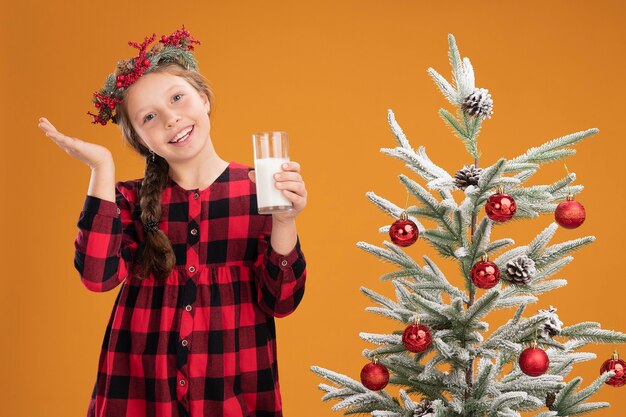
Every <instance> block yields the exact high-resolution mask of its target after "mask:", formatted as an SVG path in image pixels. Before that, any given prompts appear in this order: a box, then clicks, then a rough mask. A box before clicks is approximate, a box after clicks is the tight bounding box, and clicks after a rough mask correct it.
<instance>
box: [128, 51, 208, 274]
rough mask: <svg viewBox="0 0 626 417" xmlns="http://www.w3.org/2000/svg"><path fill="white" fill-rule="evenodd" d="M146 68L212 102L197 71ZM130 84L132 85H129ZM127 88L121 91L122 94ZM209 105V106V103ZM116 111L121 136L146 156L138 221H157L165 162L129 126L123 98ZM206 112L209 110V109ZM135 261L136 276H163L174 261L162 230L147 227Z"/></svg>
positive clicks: (163, 66) (167, 66)
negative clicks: (179, 80)
mask: <svg viewBox="0 0 626 417" xmlns="http://www.w3.org/2000/svg"><path fill="white" fill-rule="evenodd" d="M150 72H157V73H159V72H166V73H168V74H171V75H177V76H179V77H181V78H184V79H185V80H186V81H187V82H188V83H189V84H191V86H193V87H194V88H195V89H196V90H197V91H198V92H199V93H204V94H206V96H207V97H208V99H209V102H210V103H212V102H213V93H212V92H211V89H210V88H209V86H208V83H207V82H206V80H205V79H204V77H203V76H202V75H201V74H200V73H199V72H197V71H195V70H192V69H186V68H185V67H183V66H182V65H180V64H178V63H176V62H167V63H163V64H160V65H159V66H157V67H156V68H155V69H153V70H152V71H150ZM131 88H132V87H131ZM127 92H128V89H127V90H126V91H125V92H124V97H125V96H126V94H127ZM211 108H212V106H211ZM116 113H117V114H118V115H119V117H118V118H117V119H118V120H117V123H118V124H119V126H120V130H121V131H122V136H123V137H124V140H125V141H126V142H127V143H128V144H129V145H130V146H131V147H132V148H133V149H134V150H135V151H136V152H137V153H139V154H140V155H142V156H144V157H145V158H146V171H145V176H144V179H143V181H142V183H141V188H140V190H139V206H140V208H141V222H142V223H143V224H146V223H148V222H150V221H153V222H158V221H159V220H160V218H161V192H162V191H163V189H164V188H165V186H166V184H167V178H168V172H169V164H168V163H167V161H166V160H165V159H164V158H162V157H160V156H159V155H157V154H154V161H152V154H151V153H150V149H148V148H147V147H146V146H145V145H144V144H143V143H142V141H141V139H140V138H139V135H137V132H135V129H133V126H132V124H131V122H130V118H129V116H128V110H127V109H126V100H124V101H122V103H120V104H118V105H117V109H116ZM209 115H210V112H209ZM135 263H136V265H137V266H140V267H141V272H140V273H139V274H138V278H139V279H145V278H147V277H148V276H150V274H151V273H152V274H153V275H154V277H155V278H156V279H163V280H164V279H166V278H167V277H168V275H169V274H170V272H171V271H172V269H173V268H174V265H175V264H176V257H175V255H174V249H173V248H172V242H171V241H170V239H169V238H168V237H167V235H166V234H165V233H163V231H162V230H160V229H159V230H157V231H147V232H146V233H145V241H144V242H143V243H142V244H141V245H140V247H139V248H138V251H137V255H136V259H135Z"/></svg>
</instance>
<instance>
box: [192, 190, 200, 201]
mask: <svg viewBox="0 0 626 417" xmlns="http://www.w3.org/2000/svg"><path fill="white" fill-rule="evenodd" d="M198 197H200V194H198V193H197V192H195V193H193V198H194V200H197V199H198Z"/></svg>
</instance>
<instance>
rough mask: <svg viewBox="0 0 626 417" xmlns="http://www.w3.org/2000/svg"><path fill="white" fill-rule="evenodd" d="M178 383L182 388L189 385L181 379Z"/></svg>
mask: <svg viewBox="0 0 626 417" xmlns="http://www.w3.org/2000/svg"><path fill="white" fill-rule="evenodd" d="M178 383H179V384H180V386H181V387H184V386H185V384H187V382H186V381H185V380H184V379H181V380H180V381H178Z"/></svg>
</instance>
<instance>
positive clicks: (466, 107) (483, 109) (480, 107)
mask: <svg viewBox="0 0 626 417" xmlns="http://www.w3.org/2000/svg"><path fill="white" fill-rule="evenodd" d="M461 109H462V110H463V111H464V112H465V113H467V114H469V115H470V116H480V117H486V118H487V119H491V113H493V100H492V99H491V94H489V90H486V89H484V88H475V89H474V91H473V92H472V94H470V95H469V96H467V97H466V98H465V100H463V104H462V105H461Z"/></svg>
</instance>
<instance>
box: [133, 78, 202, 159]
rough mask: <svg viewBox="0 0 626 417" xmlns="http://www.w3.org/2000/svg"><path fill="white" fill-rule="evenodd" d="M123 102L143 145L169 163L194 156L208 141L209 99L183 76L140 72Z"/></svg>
mask: <svg viewBox="0 0 626 417" xmlns="http://www.w3.org/2000/svg"><path fill="white" fill-rule="evenodd" d="M125 101H126V109H127V111H128V117H129V119H130V121H131V123H132V126H133V128H134V129H135V132H137V134H138V135H139V137H140V138H141V140H142V141H143V143H144V145H146V146H147V147H148V148H149V149H151V150H152V151H154V152H155V153H156V154H157V155H159V156H161V157H163V158H165V160H167V161H168V162H170V164H171V163H172V162H174V163H175V162H179V161H183V160H187V159H189V158H191V157H193V156H195V155H197V154H198V153H199V152H201V151H202V150H203V149H205V146H206V145H207V143H208V142H209V140H210V139H209V133H210V130H211V123H210V121H209V115H208V113H209V110H210V108H211V104H210V102H209V98H208V97H207V96H206V95H205V94H203V93H200V92H198V90H196V89H195V88H194V87H193V86H192V85H191V84H189V82H187V80H185V79H184V78H182V77H179V76H177V75H172V74H169V73H167V72H154V73H149V74H146V75H143V76H142V77H141V78H140V79H139V80H137V81H136V82H135V83H134V84H133V85H132V86H131V87H130V88H129V90H128V92H127V94H126V97H125ZM181 137H182V139H183V140H181V141H180V142H178V143H174V142H175V141H176V140H178V139H180V138H181Z"/></svg>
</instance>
